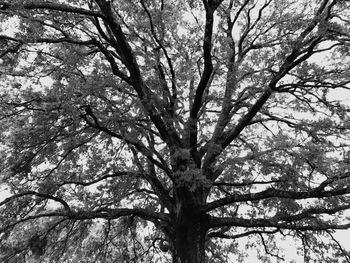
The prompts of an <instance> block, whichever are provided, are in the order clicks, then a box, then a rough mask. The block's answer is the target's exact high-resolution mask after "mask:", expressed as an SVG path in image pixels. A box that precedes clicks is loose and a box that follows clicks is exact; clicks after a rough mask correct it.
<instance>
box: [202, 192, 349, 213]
mask: <svg viewBox="0 0 350 263" xmlns="http://www.w3.org/2000/svg"><path fill="white" fill-rule="evenodd" d="M349 193H350V187H343V188H340V189H336V190H328V191H322V190H321V189H320V188H318V187H317V188H315V189H313V190H310V191H288V190H278V189H273V188H269V189H267V190H264V191H261V192H257V193H249V194H232V195H230V196H227V197H224V198H222V199H219V200H216V201H213V202H211V203H208V204H207V205H206V206H205V207H204V208H203V210H205V211H211V210H213V209H215V208H218V207H221V206H225V205H229V204H232V203H238V202H246V201H256V200H262V199H267V198H287V199H294V200H300V199H308V198H324V197H331V196H338V195H344V194H349Z"/></svg>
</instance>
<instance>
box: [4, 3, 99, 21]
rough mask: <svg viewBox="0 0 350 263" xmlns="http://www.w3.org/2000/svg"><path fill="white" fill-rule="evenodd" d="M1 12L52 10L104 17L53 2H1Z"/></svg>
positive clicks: (94, 12) (86, 10)
mask: <svg viewBox="0 0 350 263" xmlns="http://www.w3.org/2000/svg"><path fill="white" fill-rule="evenodd" d="M0 6H1V10H19V9H22V8H24V9H27V10H33V9H46V10H54V11H60V12H67V13H75V14H79V15H86V16H94V17H101V18H104V15H103V14H102V13H99V12H96V11H92V10H88V9H84V8H80V7H75V6H71V5H66V4H58V3H55V2H48V1H45V2H39V1H31V2H27V3H24V4H18V3H11V2H8V1H1V2H0Z"/></svg>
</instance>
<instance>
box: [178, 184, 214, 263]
mask: <svg viewBox="0 0 350 263" xmlns="http://www.w3.org/2000/svg"><path fill="white" fill-rule="evenodd" d="M180 192H181V195H180V196H181V198H180V200H179V199H178V210H177V218H176V226H175V238H176V240H175V244H174V246H175V247H174V253H175V255H174V256H175V258H176V260H174V261H173V262H174V263H204V262H205V239H206V234H207V231H208V216H207V215H206V214H202V213H201V212H200V210H199V207H200V206H198V204H199V203H202V200H203V199H202V198H201V197H202V196H203V195H202V194H200V193H198V192H197V193H190V192H189V190H187V189H186V190H185V189H182V190H181V191H180ZM185 192H186V193H187V194H184V193H185ZM188 194H190V195H191V198H186V196H187V197H189V195H188ZM193 197H197V198H195V200H196V201H197V202H195V203H194V202H193V200H194V199H193ZM201 199H202V200H201Z"/></svg>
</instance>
